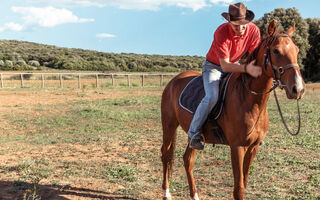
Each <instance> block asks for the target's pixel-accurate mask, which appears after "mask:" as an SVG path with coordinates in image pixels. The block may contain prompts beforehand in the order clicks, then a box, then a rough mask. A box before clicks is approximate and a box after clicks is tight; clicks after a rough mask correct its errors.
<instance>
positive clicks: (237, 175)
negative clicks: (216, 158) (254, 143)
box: [231, 146, 245, 200]
mask: <svg viewBox="0 0 320 200" xmlns="http://www.w3.org/2000/svg"><path fill="white" fill-rule="evenodd" d="M244 155H245V147H242V146H233V147H231V160H232V170H233V179H234V186H233V197H234V199H236V200H243V198H244V190H245V185H244V175H243V160H244Z"/></svg>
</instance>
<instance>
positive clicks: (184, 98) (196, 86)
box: [179, 73, 232, 119]
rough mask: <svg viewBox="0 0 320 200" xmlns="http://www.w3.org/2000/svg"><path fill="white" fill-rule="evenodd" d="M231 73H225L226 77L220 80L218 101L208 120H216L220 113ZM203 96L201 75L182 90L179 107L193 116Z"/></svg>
mask: <svg viewBox="0 0 320 200" xmlns="http://www.w3.org/2000/svg"><path fill="white" fill-rule="evenodd" d="M231 76H232V73H227V75H226V76H225V77H224V78H222V80H221V82H220V86H219V100H218V102H217V104H216V105H215V107H214V108H213V109H212V111H211V113H210V115H209V116H210V118H213V119H217V118H218V117H219V116H220V113H221V111H222V107H223V102H224V99H225V94H226V91H227V85H228V82H229V80H230V77H231ZM204 96H205V91H204V86H203V80H202V75H200V76H196V77H194V78H193V79H192V80H191V81H190V82H189V83H188V84H187V85H186V87H185V88H184V89H183V91H182V92H181V94H180V97H179V104H180V106H181V107H182V108H183V109H184V110H186V111H188V112H190V113H191V114H194V113H195V112H196V109H197V107H198V105H199V104H200V102H201V100H202V99H203V97H204Z"/></svg>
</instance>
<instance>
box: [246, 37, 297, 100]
mask: <svg viewBox="0 0 320 200" xmlns="http://www.w3.org/2000/svg"><path fill="white" fill-rule="evenodd" d="M279 37H289V38H291V37H290V36H289V35H288V34H279V35H276V36H273V37H271V38H270V40H267V39H269V38H265V39H264V40H266V45H267V50H266V53H265V54H264V59H263V66H264V68H263V69H264V72H265V74H268V73H267V67H268V64H269V65H270V66H271V69H272V75H273V77H272V78H273V84H272V87H271V88H270V89H269V90H268V91H267V92H256V91H253V90H251V89H250V88H249V87H248V86H247V85H246V84H245V81H244V79H243V77H242V82H243V84H244V86H245V87H246V89H247V90H248V91H249V92H251V93H252V94H254V95H259V94H268V93H270V92H272V91H273V90H274V89H276V88H277V87H279V88H280V89H283V88H284V87H286V85H285V84H283V83H282V82H281V75H282V74H283V73H284V72H285V71H286V70H288V69H291V68H294V67H298V68H299V65H298V64H297V63H290V64H287V65H286V66H277V65H274V64H273V63H272V60H271V53H270V46H271V44H272V43H273V41H274V40H275V39H277V38H279ZM264 40H263V41H262V42H261V44H262V43H263V42H264ZM259 48H260V46H259Z"/></svg>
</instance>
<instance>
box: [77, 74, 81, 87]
mask: <svg viewBox="0 0 320 200" xmlns="http://www.w3.org/2000/svg"><path fill="white" fill-rule="evenodd" d="M80 79H81V78H80V74H78V88H79V89H80V88H81V80H80Z"/></svg>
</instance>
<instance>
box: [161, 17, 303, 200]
mask: <svg viewBox="0 0 320 200" xmlns="http://www.w3.org/2000/svg"><path fill="white" fill-rule="evenodd" d="M294 29H295V26H294V25H293V26H292V27H291V28H289V29H288V30H287V31H278V30H277V27H276V23H275V22H274V21H272V22H271V23H270V24H269V26H268V30H267V32H268V33H267V36H266V38H265V39H264V40H262V41H261V43H260V45H259V47H258V48H257V49H256V50H255V51H254V52H253V53H252V55H251V56H250V59H249V61H250V60H254V59H255V60H256V65H257V66H259V67H262V68H263V73H262V75H261V76H260V77H259V78H253V77H250V76H249V75H247V74H245V73H234V74H233V76H232V77H231V79H230V82H229V86H228V89H227V93H226V99H225V102H224V107H223V112H222V113H221V115H220V117H219V118H218V119H217V123H218V124H219V126H220V127H221V129H222V130H223V132H224V135H225V137H226V139H227V141H228V144H229V146H230V149H231V160H232V170H233V178H234V189H233V197H234V199H244V191H245V188H246V186H247V182H248V175H249V168H250V165H251V163H252V161H253V159H254V157H255V155H256V153H257V152H258V149H259V144H260V142H261V141H262V140H263V139H264V137H265V136H266V133H267V131H268V128H269V118H268V113H267V102H268V99H269V96H270V93H269V92H270V91H271V90H272V89H273V87H272V85H273V80H276V82H277V83H278V84H277V85H280V86H282V87H284V88H285V91H286V95H287V98H288V99H300V98H301V97H302V95H303V93H304V88H305V83H304V81H303V79H302V76H301V73H300V69H299V66H298V64H297V55H298V51H299V49H298V47H297V46H296V45H295V44H294V42H293V40H292V39H291V36H292V34H293V32H294ZM199 75H201V74H200V72H196V71H186V72H182V73H180V74H179V75H177V76H176V77H174V78H173V79H172V80H171V81H170V82H169V83H168V85H167V86H166V88H165V89H164V91H163V94H162V102H161V121H162V128H163V144H162V148H161V153H162V157H161V158H162V163H163V184H162V189H163V191H164V195H163V199H171V194H170V191H169V180H168V179H169V174H170V172H172V165H173V156H174V149H175V146H176V136H177V134H176V129H177V127H178V126H179V125H180V126H181V127H182V129H183V130H184V131H185V132H188V129H189V126H190V123H191V120H192V117H193V115H192V114H190V113H189V112H187V111H185V110H184V109H182V108H181V107H180V106H179V103H178V102H179V101H178V98H179V95H180V93H181V92H182V90H183V89H184V87H185V86H186V85H187V84H188V83H189V82H190V81H191V80H192V78H194V77H195V76H199ZM211 130H212V124H211V123H210V122H207V123H206V124H205V125H204V126H203V130H202V134H203V138H202V140H203V139H204V142H205V143H216V144H219V141H217V140H216V138H213V136H212V132H211ZM186 141H187V139H186ZM196 153H197V150H195V149H191V148H189V146H187V148H186V151H185V154H184V156H183V160H184V166H185V170H186V173H187V178H188V183H189V190H190V196H191V198H192V199H194V200H197V199H199V197H198V193H197V189H196V184H195V180H194V178H193V172H192V168H193V165H194V162H195V159H196Z"/></svg>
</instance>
